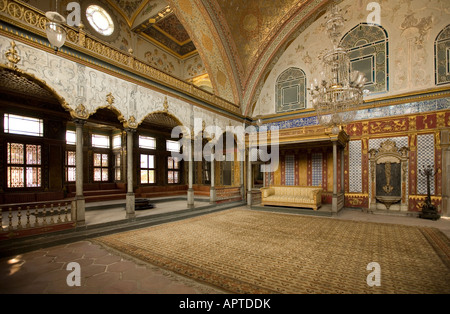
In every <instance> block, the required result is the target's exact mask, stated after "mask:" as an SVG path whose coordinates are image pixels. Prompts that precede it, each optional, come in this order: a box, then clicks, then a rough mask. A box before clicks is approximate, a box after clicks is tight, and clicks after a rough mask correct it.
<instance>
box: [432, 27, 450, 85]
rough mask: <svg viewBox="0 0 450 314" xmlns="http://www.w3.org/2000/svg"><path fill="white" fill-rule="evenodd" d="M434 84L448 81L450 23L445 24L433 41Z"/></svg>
mask: <svg viewBox="0 0 450 314" xmlns="http://www.w3.org/2000/svg"><path fill="white" fill-rule="evenodd" d="M434 63H435V73H436V85H440V84H447V83H450V25H447V26H446V27H445V28H444V29H443V30H442V31H441V32H440V33H439V35H438V36H437V37H436V41H435V42H434Z"/></svg>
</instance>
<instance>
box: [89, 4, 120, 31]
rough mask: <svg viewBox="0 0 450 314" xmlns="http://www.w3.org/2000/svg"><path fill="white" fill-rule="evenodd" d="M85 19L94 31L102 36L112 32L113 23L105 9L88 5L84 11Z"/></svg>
mask: <svg viewBox="0 0 450 314" xmlns="http://www.w3.org/2000/svg"><path fill="white" fill-rule="evenodd" d="M86 17H87V19H88V21H89V24H91V26H92V27H93V28H94V30H95V31H97V32H99V33H100V34H102V35H104V36H109V35H111V34H112V33H113V32H114V22H113V20H112V18H111V16H110V15H109V14H108V12H106V10H105V9H103V8H102V7H100V6H98V5H90V6H89V7H88V8H87V9H86Z"/></svg>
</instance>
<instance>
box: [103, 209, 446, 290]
mask: <svg viewBox="0 0 450 314" xmlns="http://www.w3.org/2000/svg"><path fill="white" fill-rule="evenodd" d="M96 241H98V242H100V243H102V244H104V245H106V246H109V247H111V248H114V249H116V250H119V251H121V252H123V253H126V254H129V255H131V256H133V257H135V258H139V259H142V260H144V261H146V262H149V263H152V264H154V265H157V266H160V267H163V268H166V269H169V270H171V271H174V272H177V273H180V274H182V275H185V276H188V277H191V278H194V279H196V280H199V281H203V282H206V283H208V284H212V285H215V286H217V287H220V288H222V289H224V290H226V291H229V292H232V293H251V294H254V293H290V294H293V293H420V294H422V293H450V241H449V239H448V238H447V237H446V236H445V235H444V234H443V233H441V232H440V231H439V230H437V229H434V228H424V227H410V226H403V225H392V224H381V223H369V222H355V221H345V220H337V219H330V218H319V217H309V216H300V215H288V214H278V213H269V212H257V211H251V210H239V209H233V210H228V211H223V212H218V213H213V214H208V215H204V216H200V217H196V218H192V219H187V220H184V221H178V222H174V223H169V224H164V225H159V226H155V227H149V228H144V229H138V230H133V231H128V232H124V233H118V234H114V235H109V236H104V237H101V238H97V239H96ZM371 262H377V263H378V264H379V265H380V268H381V272H380V284H381V286H374V287H370V286H368V284H367V277H368V275H369V274H370V273H371V271H372V270H367V265H368V264H369V263H371Z"/></svg>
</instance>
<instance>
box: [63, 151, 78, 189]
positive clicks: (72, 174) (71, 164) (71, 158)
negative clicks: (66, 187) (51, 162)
mask: <svg viewBox="0 0 450 314" xmlns="http://www.w3.org/2000/svg"><path fill="white" fill-rule="evenodd" d="M75 161H76V153H75V152H74V151H66V181H67V182H75V181H76V172H77V171H76V167H75V166H76V163H75Z"/></svg>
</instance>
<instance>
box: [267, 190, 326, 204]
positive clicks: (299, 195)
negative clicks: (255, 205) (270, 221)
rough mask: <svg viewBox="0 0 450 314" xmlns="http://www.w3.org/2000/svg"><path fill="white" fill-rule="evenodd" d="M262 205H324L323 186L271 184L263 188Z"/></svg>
mask: <svg viewBox="0 0 450 314" xmlns="http://www.w3.org/2000/svg"><path fill="white" fill-rule="evenodd" d="M261 205H263V206H264V205H276V206H290V207H306V208H312V209H313V210H317V209H318V208H319V207H320V206H321V205H322V188H321V187H317V186H270V187H265V188H261Z"/></svg>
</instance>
